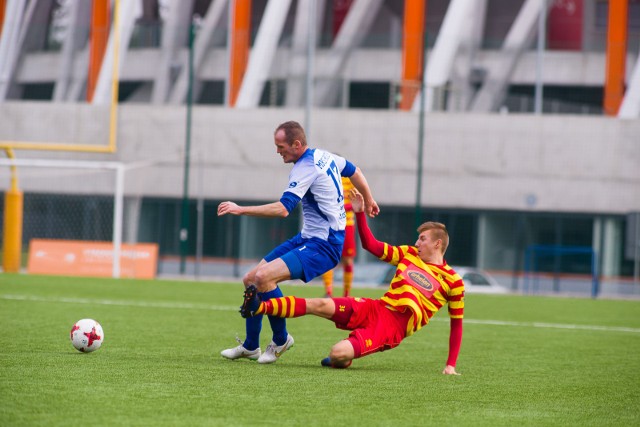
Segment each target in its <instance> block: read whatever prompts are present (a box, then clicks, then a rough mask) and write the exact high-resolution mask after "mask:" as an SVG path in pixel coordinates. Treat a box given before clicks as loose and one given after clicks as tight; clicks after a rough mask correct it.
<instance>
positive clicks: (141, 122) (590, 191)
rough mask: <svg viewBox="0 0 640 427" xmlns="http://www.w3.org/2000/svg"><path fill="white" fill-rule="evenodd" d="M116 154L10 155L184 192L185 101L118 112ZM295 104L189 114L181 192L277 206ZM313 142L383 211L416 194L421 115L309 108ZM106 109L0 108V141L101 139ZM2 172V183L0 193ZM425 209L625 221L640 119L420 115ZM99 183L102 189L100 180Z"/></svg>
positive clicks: (637, 194) (56, 176) (85, 185)
mask: <svg viewBox="0 0 640 427" xmlns="http://www.w3.org/2000/svg"><path fill="white" fill-rule="evenodd" d="M118 112H119V123H118V142H117V144H118V150H117V153H116V154H114V155H109V154H101V155H98V154H88V153H65V152H50V151H49V152H38V151H16V157H18V158H23V159H24V158H48V159H85V160H110V161H121V162H124V163H127V164H134V163H137V162H152V163H153V166H146V167H142V168H139V169H134V170H132V171H131V172H129V173H128V174H127V182H126V191H127V193H128V194H129V195H146V196H167V197H181V195H182V185H183V184H182V183H183V179H182V174H183V153H184V147H185V134H186V110H185V107H166V106H158V107H154V106H148V105H144V106H142V105H138V106H136V105H132V104H127V105H121V106H120V107H119V110H118ZM291 119H293V120H298V121H301V122H302V121H303V120H304V112H303V111H302V110H286V109H255V110H230V109H225V108H221V107H200V106H198V107H194V109H193V127H192V143H191V144H192V145H191V153H192V175H191V180H190V182H191V185H190V194H191V195H192V196H195V195H197V194H199V193H201V192H202V193H203V195H204V197H206V198H209V199H232V200H252V199H253V200H277V199H278V198H279V197H280V195H281V193H282V191H283V190H284V189H285V187H286V184H287V176H288V172H289V170H290V165H286V164H283V163H282V160H281V158H280V157H279V156H278V155H277V154H276V152H275V148H274V145H273V130H274V129H275V127H276V126H277V125H278V124H279V123H281V122H283V121H286V120H291ZM311 123H312V126H311V132H310V138H309V141H310V145H311V146H312V147H316V146H317V147H322V148H326V149H329V150H333V151H336V152H339V153H340V154H342V155H344V156H345V157H347V158H349V159H351V160H352V161H353V162H354V163H356V164H357V165H358V166H360V167H361V168H362V170H363V171H364V172H365V174H366V176H367V178H368V179H369V182H370V184H371V187H372V189H373V191H374V194H375V197H376V198H377V200H378V202H379V203H380V204H383V205H385V204H392V205H406V206H412V205H413V204H414V203H415V197H416V170H417V153H418V148H417V147H418V115H416V114H413V113H406V112H389V111H376V110H328V109H320V110H315V111H313V114H312V118H311ZM108 129H109V127H108V109H106V108H104V107H91V106H87V105H78V104H52V103H29V102H20V103H5V104H0V139H2V140H3V141H5V140H27V141H55V142H67V143H69V142H81V143H92V144H107V142H108ZM7 169H8V168H6V167H3V168H0V188H1V189H6V188H8V186H9V177H8V170H7ZM19 177H20V185H21V187H22V189H23V190H25V191H53V192H82V191H95V192H97V193H101V192H110V191H112V188H111V184H110V181H108V180H96V182H92V181H91V180H89V179H78V178H77V177H73V176H68V174H62V173H59V172H55V173H54V172H52V173H50V174H49V175H46V176H44V175H43V172H42V171H39V172H38V173H37V174H35V173H34V172H33V170H31V169H29V168H21V170H20V171H19ZM422 179H423V185H422V190H423V194H422V202H423V204H425V205H430V206H434V207H448V208H468V209H508V210H538V211H564V212H588V213H627V212H629V211H639V210H640V120H634V121H622V120H618V119H612V118H604V117H593V116H533V115H495V114H493V115H477V114H444V113H442V114H441V113H434V114H430V115H428V116H427V117H426V121H425V142H424V174H423V178H422ZM103 181H104V182H103Z"/></svg>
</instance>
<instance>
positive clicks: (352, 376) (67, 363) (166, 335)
mask: <svg viewBox="0 0 640 427" xmlns="http://www.w3.org/2000/svg"><path fill="white" fill-rule="evenodd" d="M282 288H283V290H284V292H285V293H286V294H293V295H298V296H320V295H321V294H322V293H323V290H322V289H321V288H320V287H318V286H313V287H310V286H298V285H295V286H294V285H289V286H283V287H282ZM383 291H384V288H378V289H361V288H357V289H356V293H357V294H358V295H359V296H367V297H378V296H380V295H382V293H383ZM241 295H242V292H241V286H240V285H239V283H233V284H230V283H207V282H176V281H129V280H119V281H116V280H109V279H87V278H61V277H44V276H24V275H10V274H3V275H0V322H1V328H0V426H22V425H29V426H30V425H42V426H55V425H64V426H67V425H92V426H96V425H97V426H126V425H139V426H197V425H212V426H262V425H272V426H288V425H297V426H330V425H333V426H379V425H389V426H425V425H451V426H453V425H456V426H459V425H465V426H479V425H486V426H515V425H530V426H545V425H548V426H560V425H562V426H565V425H572V426H588V425H593V426H603V425H619V426H632V425H636V426H637V425H640V301H613V300H588V299H569V298H546V297H521V296H488V295H467V297H466V307H465V326H464V337H463V342H462V349H461V352H460V357H459V360H458V371H459V372H460V373H461V374H462V375H461V376H458V377H453V376H444V375H442V374H441V371H442V368H443V367H444V363H445V361H446V357H447V348H448V317H447V314H446V312H440V313H438V315H437V316H436V317H435V318H434V320H433V321H432V323H431V324H430V325H428V326H427V327H426V328H424V329H423V330H421V331H420V332H418V333H417V334H415V335H414V336H412V337H410V338H408V339H407V340H405V341H404V342H403V343H402V345H400V347H398V348H397V349H394V350H391V351H387V352H384V353H379V354H375V355H373V356H369V357H365V358H363V359H359V360H356V361H355V362H354V364H353V366H352V367H351V368H349V369H346V370H333V369H327V368H322V367H321V366H320V363H319V362H320V359H322V358H323V357H325V356H326V355H327V353H328V350H329V348H330V347H331V345H332V344H333V343H335V342H336V341H338V340H339V339H341V338H343V337H345V336H346V333H345V332H344V331H340V330H337V329H335V328H334V326H333V324H332V323H331V322H329V321H327V320H323V319H319V318H315V317H303V318H298V319H290V320H289V321H288V329H289V332H290V333H291V334H292V335H293V336H294V337H295V340H296V344H295V346H294V347H293V348H292V349H291V350H290V351H289V352H287V353H286V354H285V355H283V356H282V358H281V359H280V360H279V361H278V363H276V364H275V365H264V366H263V365H258V364H257V363H255V362H250V361H246V360H242V361H233V362H232V361H228V360H224V359H222V358H221V357H220V356H219V352H220V350H222V349H224V348H227V347H231V346H235V345H236V343H235V340H234V337H235V335H236V333H238V334H239V335H240V336H241V338H242V337H243V336H244V321H243V319H241V318H240V316H239V314H238V313H237V307H238V305H239V304H240V301H241ZM85 317H90V318H94V319H96V320H98V321H99V322H100V323H101V324H102V326H103V328H104V332H105V341H104V344H103V345H102V348H101V349H100V350H98V351H97V352H95V353H90V354H82V353H79V352H77V351H76V350H75V349H74V348H73V347H72V346H71V343H70V341H69V331H70V329H71V326H72V325H73V323H74V322H76V321H77V320H79V319H81V318H85ZM269 341H270V328H269V326H268V323H267V322H266V321H265V324H264V330H263V336H262V347H263V349H264V348H265V347H266V345H267V344H268V342H269Z"/></svg>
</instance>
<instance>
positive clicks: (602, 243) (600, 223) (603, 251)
mask: <svg viewBox="0 0 640 427" xmlns="http://www.w3.org/2000/svg"><path fill="white" fill-rule="evenodd" d="M593 228H594V231H593V235H594V239H593V246H594V247H593V249H594V250H595V251H596V253H597V254H598V256H599V258H600V265H601V269H600V274H601V275H603V276H618V275H620V260H621V258H622V249H621V248H620V245H619V242H620V241H621V239H622V238H623V236H622V223H621V222H619V221H616V220H615V219H613V218H598V219H596V220H595V221H594V227H593Z"/></svg>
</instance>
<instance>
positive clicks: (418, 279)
mask: <svg viewBox="0 0 640 427" xmlns="http://www.w3.org/2000/svg"><path fill="white" fill-rule="evenodd" d="M409 277H410V278H411V280H413V281H414V282H415V283H417V284H418V285H420V286H422V287H423V288H425V289H426V290H428V291H431V290H433V285H432V284H431V282H430V281H429V279H428V278H427V276H425V275H424V274H422V273H420V272H419V271H415V270H414V271H410V272H409Z"/></svg>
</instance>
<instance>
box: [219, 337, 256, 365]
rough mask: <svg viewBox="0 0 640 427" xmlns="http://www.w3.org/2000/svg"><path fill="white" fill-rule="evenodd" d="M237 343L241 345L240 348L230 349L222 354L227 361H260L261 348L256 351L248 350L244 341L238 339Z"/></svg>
mask: <svg viewBox="0 0 640 427" xmlns="http://www.w3.org/2000/svg"><path fill="white" fill-rule="evenodd" d="M236 341H238V342H239V343H240V345H239V346H237V347H234V348H228V349H226V350H222V351H221V352H220V354H221V355H222V357H224V358H225V359H230V360H235V359H243V358H245V359H249V360H258V359H259V358H260V355H261V354H262V352H261V351H260V347H258V348H256V349H255V350H247V349H246V348H244V346H243V345H242V341H240V339H239V338H237V337H236Z"/></svg>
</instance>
